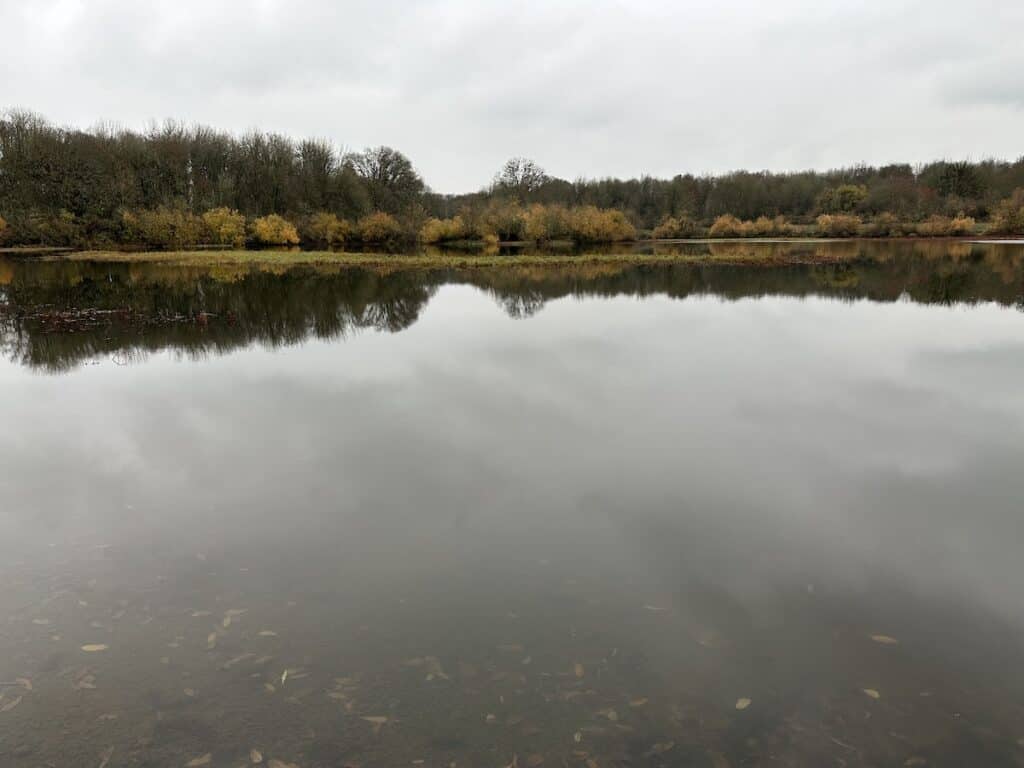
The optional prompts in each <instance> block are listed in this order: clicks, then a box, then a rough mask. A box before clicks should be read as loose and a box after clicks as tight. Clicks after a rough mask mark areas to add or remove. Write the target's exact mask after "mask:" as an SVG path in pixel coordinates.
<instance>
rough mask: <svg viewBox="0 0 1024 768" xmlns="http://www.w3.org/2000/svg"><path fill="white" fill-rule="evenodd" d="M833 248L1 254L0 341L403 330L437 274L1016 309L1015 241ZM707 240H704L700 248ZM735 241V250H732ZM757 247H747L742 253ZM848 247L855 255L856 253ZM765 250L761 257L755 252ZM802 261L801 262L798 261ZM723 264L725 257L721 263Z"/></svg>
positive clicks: (505, 292)
mask: <svg viewBox="0 0 1024 768" xmlns="http://www.w3.org/2000/svg"><path fill="white" fill-rule="evenodd" d="M831 245H833V244H820V243H799V244H797V245H796V246H789V250H788V251H787V250H786V246H785V244H778V243H771V244H764V247H765V248H768V249H770V253H771V260H774V259H775V258H776V256H778V258H779V259H782V258H783V257H784V256H785V254H786V253H789V254H790V259H791V260H792V259H794V258H795V259H796V260H797V262H798V263H787V264H783V265H781V266H780V265H775V266H764V265H758V264H752V263H750V262H751V261H756V260H757V259H758V258H759V257H758V253H757V249H758V248H760V247H761V244H753V243H736V244H730V243H711V244H685V245H684V246H680V247H683V248H686V249H688V253H689V255H698V256H699V255H705V256H710V255H711V253H712V251H713V252H714V255H713V259H714V260H711V259H709V260H708V261H703V262H698V263H675V264H663V265H623V264H614V263H609V262H584V261H581V262H580V263H578V264H571V265H568V266H559V267H551V266H531V265H524V266H513V265H510V266H505V267H500V268H491V269H476V270H466V271H459V270H431V271H397V272H394V273H389V274H379V273H377V272H374V271H367V270H360V269H341V268H337V267H334V268H327V267H324V268H314V267H309V266H303V267H295V268H292V269H287V270H278V271H274V270H270V269H266V268H263V269H261V268H258V267H254V266H249V265H245V266H232V267H211V268H206V267H171V266H167V265H160V264H139V263H135V264H89V263H83V262H36V263H30V262H4V261H0V267H3V269H2V270H0V274H2V275H3V277H4V283H3V284H0V350H2V352H3V354H4V355H5V356H7V357H8V358H10V359H12V360H16V361H18V362H20V363H22V364H24V365H27V366H31V367H38V368H42V369H46V370H52V371H60V370H66V369H69V368H72V367H74V366H75V365H78V364H81V363H83V362H86V361H88V360H90V359H92V358H96V357H99V356H110V357H111V358H112V359H114V360H115V361H117V362H122V363H129V362H133V361H137V360H140V359H143V358H144V357H145V356H146V355H148V354H150V353H152V352H156V351H160V350H165V349H173V350H176V351H178V352H180V353H181V354H183V355H186V356H188V357H191V358H197V357H205V356H208V355H218V354H223V353H226V352H228V351H231V350H233V349H236V348H238V347H242V346H246V345H249V344H252V343H255V342H259V343H262V344H265V345H268V346H271V347H276V346H282V345H288V344H296V343H300V342H302V341H304V340H306V339H309V338H323V339H335V338H341V337H344V336H345V335H346V334H348V333H351V332H355V331H358V330H359V329H364V328H373V329H377V330H381V331H387V332H392V333H393V332H398V331H401V330H403V329H405V328H408V327H409V326H411V325H412V324H413V323H415V322H416V320H417V319H418V317H419V315H420V313H421V312H422V310H423V308H424V307H425V306H426V304H427V302H428V301H429V300H430V298H431V297H432V296H433V294H434V292H435V291H436V289H437V286H439V285H440V284H442V283H445V282H457V283H464V284H470V285H473V286H476V287H478V288H480V289H482V290H484V291H486V292H488V293H489V294H491V295H492V296H493V297H494V298H495V299H496V300H497V302H498V303H499V304H500V306H501V307H502V308H503V310H504V311H505V312H506V313H508V314H509V315H510V316H512V317H517V318H526V317H530V316H532V315H534V314H535V313H536V312H538V311H539V310H540V309H541V308H542V307H543V306H544V305H545V303H546V302H548V301H550V300H553V299H558V298H562V297H565V296H580V297H584V296H597V297H612V296H620V295H630V296H649V295H656V294H660V295H668V296H671V297H675V298H685V297H688V296H694V295H715V296H719V297H721V298H725V299H740V298H747V297H759V296H774V295H779V296H797V297H803V296H827V297H833V298H837V299H841V300H854V299H862V298H866V299H871V300H875V301H896V300H899V299H900V298H901V297H903V296H906V297H909V298H910V299H911V300H913V301H916V302H920V303H927V304H934V303H942V304H952V303H960V302H967V303H970V302H976V301H995V302H998V303H1001V304H1004V305H1007V306H1015V307H1017V308H1018V309H1020V308H1022V307H1024V260H1022V259H1021V249H1020V248H1019V247H1014V246H1001V245H990V244H986V245H983V246H982V245H971V244H968V243H956V244H952V245H951V244H949V243H934V242H921V241H906V242H900V243H890V244H888V245H887V246H886V247H881V245H880V244H878V243H871V242H853V243H841V244H836V245H839V246H841V248H840V250H842V251H843V255H844V257H847V258H852V259H853V260H851V261H833V263H825V264H821V263H813V261H814V260H816V259H819V258H821V256H820V254H819V253H818V251H819V250H821V249H824V251H825V252H828V253H831V254H832V256H833V257H834V254H835V252H836V250H835V249H834V248H833V249H832V250H829V249H830V247H831ZM701 249H703V250H701ZM730 249H731V250H730ZM751 249H753V251H752V250H751ZM851 249H853V251H852V255H851ZM761 256H762V257H763V254H761ZM804 259H806V261H807V262H808V263H801V262H803V260H804ZM719 261H726V262H728V263H718V262H719Z"/></svg>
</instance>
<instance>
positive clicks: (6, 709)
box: [0, 696, 22, 713]
mask: <svg viewBox="0 0 1024 768" xmlns="http://www.w3.org/2000/svg"><path fill="white" fill-rule="evenodd" d="M21 698H22V697H21V696H19V697H18V698H16V699H12V700H11V701H8V702H7V703H6V704H4V705H3V706H2V707H0V713H2V712H10V711H11V710H12V709H14V708H15V707H16V706H18V705H19V704H21Z"/></svg>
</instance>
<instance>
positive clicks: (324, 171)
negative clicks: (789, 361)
mask: <svg viewBox="0 0 1024 768" xmlns="http://www.w3.org/2000/svg"><path fill="white" fill-rule="evenodd" d="M979 231H992V232H1002V233H1024V157H1022V158H1020V159H1018V160H1016V161H1014V162H1005V161H997V160H985V161H981V162H966V161H961V162H951V161H939V162H934V163H929V164H926V165H923V166H917V167H914V166H911V165H909V164H902V165H888V166H883V167H871V166H856V167H851V168H844V169H837V170H831V171H826V172H817V171H804V172H795V173H771V172H767V171H764V172H747V171H737V172H734V173H729V174H724V175H719V176H710V175H704V176H695V175H692V174H680V175H677V176H675V177H673V178H672V179H656V178H653V177H649V176H644V177H641V178H637V179H610V178H608V179H577V180H575V181H567V180H565V179H559V178H557V177H554V176H551V175H549V174H547V173H546V172H545V171H544V170H543V169H542V168H540V167H539V166H538V165H537V164H536V163H534V162H532V161H530V160H527V159H523V158H513V159H511V160H509V161H508V162H507V163H506V164H505V166H504V167H503V168H501V169H500V170H499V171H498V173H497V174H496V175H495V177H494V178H493V180H491V182H490V183H489V184H487V185H486V186H485V187H484V188H482V189H480V190H479V191H477V192H473V193H469V194H461V195H442V194H438V193H435V192H433V191H431V190H430V189H429V187H427V186H426V184H425V183H424V180H423V178H422V177H421V176H420V174H419V173H418V172H417V171H416V169H415V167H414V166H413V164H412V162H411V161H410V160H409V158H408V157H406V156H405V155H403V154H402V153H401V152H399V151H397V150H395V149H392V148H390V147H383V146H382V147H374V148H367V149H365V150H363V151H359V152H346V151H342V150H341V149H339V148H338V147H337V146H335V145H334V144H333V143H331V142H330V141H327V140H323V139H305V140H301V141H296V140H293V139H291V138H289V137H286V136H283V135H280V134H276V133H263V132H258V131H253V132H249V133H246V134H243V135H233V134H230V133H226V132H223V131H218V130H215V129H212V128H208V127H204V126H189V125H184V124H181V123H176V122H167V123H164V124H162V125H154V126H152V127H151V128H149V129H147V130H145V131H141V132H140V131H132V130H126V129H122V128H116V127H113V126H100V127H97V128H94V129H92V130H87V131H86V130H78V129H74V128H66V127H61V126H56V125H53V124H51V123H49V122H48V121H46V120H45V119H43V118H42V117H40V116H38V115H35V114H33V113H29V112H24V111H11V112H7V113H4V114H2V115H0V240H2V241H3V243H4V244H12V245H16V244H44V245H67V246H93V247H102V246H116V245H138V246H144V247H182V248H184V247H192V246H196V245H204V244H213V245H223V246H240V245H244V244H257V245H296V244H300V243H302V244H306V245H311V246H339V245H343V244H345V243H348V242H367V243H404V242H410V241H416V240H419V241H424V242H431V243H445V242H462V241H536V242H543V241H550V240H567V241H575V242H581V243H585V242H614V241H620V240H631V239H635V238H637V237H645V236H653V237H659V238H685V237H693V236H712V237H715V236H717V237H746V236H775V235H788V234H804V233H814V234H824V235H831V236H850V235H869V236H870V235H876V236H893V235H950V234H971V233H977V232H979Z"/></svg>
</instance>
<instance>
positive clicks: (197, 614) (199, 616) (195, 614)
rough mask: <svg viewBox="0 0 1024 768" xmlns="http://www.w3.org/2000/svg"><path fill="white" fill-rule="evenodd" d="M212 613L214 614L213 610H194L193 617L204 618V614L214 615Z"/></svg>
mask: <svg viewBox="0 0 1024 768" xmlns="http://www.w3.org/2000/svg"><path fill="white" fill-rule="evenodd" d="M212 615H213V611H193V612H192V618H193V619H199V618H202V617H203V616H212Z"/></svg>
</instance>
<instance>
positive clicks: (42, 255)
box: [0, 237, 1024, 269]
mask: <svg viewBox="0 0 1024 768" xmlns="http://www.w3.org/2000/svg"><path fill="white" fill-rule="evenodd" d="M857 243H860V244H863V245H870V244H872V243H879V244H880V243H896V244H899V243H902V244H905V245H907V246H913V247H921V246H933V247H941V246H943V245H955V244H960V245H971V244H978V245H986V244H988V245H1000V244H1006V245H1021V246H1024V239H1016V240H1015V239H997V238H986V237H920V238H911V237H898V238H863V237H861V238H810V237H804V238H799V237H797V238H739V239H724V238H722V239H706V238H702V239H671V240H669V239H665V240H642V241H635V242H630V243H620V244H616V245H612V246H607V247H606V248H605V249H604V250H587V249H569V248H566V249H564V250H558V249H554V250H552V249H548V250H543V249H533V248H531V247H523V244H519V243H512V242H508V243H502V248H504V250H499V249H498V248H490V249H487V250H485V249H482V248H480V249H444V248H419V249H416V250H410V251H398V252H386V251H363V252H358V251H356V252H354V251H345V250H337V251H328V250H300V249H298V248H294V249H288V250H281V249H262V250H260V249H250V250H246V249H209V248H208V249H196V250H176V251H175V250H149V251H139V250H135V251H133V250H72V249H60V248H39V249H31V248H7V249H0V258H3V257H7V258H14V259H25V260H31V261H40V262H76V261H77V262H100V263H103V262H107V263H147V264H164V265H169V266H229V265H230V266H239V265H247V264H248V265H255V266H261V267H273V266H281V267H291V266H299V265H310V266H336V267H339V268H345V267H353V268H359V267H362V268H378V269H422V268H459V269H465V268H490V267H502V266H520V267H522V266H564V265H571V264H638V265H639V264H670V263H685V264H694V263H697V264H699V263H719V264H728V263H737V264H763V265H784V264H808V263H810V264H834V263H844V262H850V261H855V260H857V259H858V258H861V257H862V255H863V254H862V252H861V251H860V250H851V249H850V248H849V246H850V245H851V244H857ZM773 245H795V246H801V245H803V246H815V250H814V251H808V250H806V249H802V250H796V251H791V252H787V251H785V250H780V249H775V248H771V247H770V246H773ZM673 246H675V247H677V248H686V247H688V246H694V247H707V249H708V250H706V251H694V252H691V253H688V252H686V251H685V250H683V251H671V250H669V251H667V252H661V253H659V252H658V249H659V248H665V249H671V248H673ZM744 246H746V247H744ZM520 247H521V248H522V250H517V248H520ZM716 251H717V252H716Z"/></svg>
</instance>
